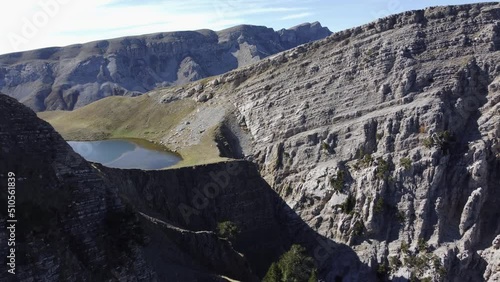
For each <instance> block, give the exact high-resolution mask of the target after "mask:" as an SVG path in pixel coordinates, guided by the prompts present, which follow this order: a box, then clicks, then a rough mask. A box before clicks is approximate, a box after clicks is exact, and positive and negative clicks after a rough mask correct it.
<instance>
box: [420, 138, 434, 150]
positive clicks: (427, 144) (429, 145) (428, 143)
mask: <svg viewBox="0 0 500 282" xmlns="http://www.w3.org/2000/svg"><path fill="white" fill-rule="evenodd" d="M422 144H423V145H424V146H425V147H426V148H427V149H430V148H432V147H433V146H434V141H432V138H431V137H427V138H425V139H424V141H422Z"/></svg>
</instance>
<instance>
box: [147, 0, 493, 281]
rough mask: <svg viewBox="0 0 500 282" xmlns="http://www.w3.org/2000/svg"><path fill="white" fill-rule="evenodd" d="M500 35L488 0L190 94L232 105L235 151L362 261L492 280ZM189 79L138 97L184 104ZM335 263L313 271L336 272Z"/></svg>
mask: <svg viewBox="0 0 500 282" xmlns="http://www.w3.org/2000/svg"><path fill="white" fill-rule="evenodd" d="M499 32H500V5H499V4H498V3H484V4H473V5H463V6H449V7H433V8H428V9H425V10H418V11H411V12H405V13H402V14H399V15H394V16H389V17H386V18H383V19H380V20H378V21H375V22H373V23H370V24H367V25H364V26H360V27H357V28H353V29H350V30H346V31H342V32H338V33H334V34H332V35H331V36H329V37H328V38H326V39H324V40H320V41H317V42H314V43H309V44H306V45H303V46H299V47H297V48H294V49H291V50H289V51H285V52H282V53H279V54H277V55H274V56H271V57H269V58H267V59H264V60H262V61H261V62H258V63H256V64H253V65H250V66H247V67H244V68H240V69H238V70H236V71H232V72H229V73H227V74H223V75H221V76H219V77H217V78H214V79H217V81H218V83H217V84H212V85H209V87H205V88H204V89H203V90H201V93H208V92H211V93H213V98H212V99H211V100H210V101H209V102H210V103H211V104H212V106H214V105H216V106H218V107H221V106H222V105H225V107H227V108H231V107H232V108H233V109H235V110H234V112H233V113H232V114H233V115H234V116H235V117H236V118H235V120H237V121H244V124H242V123H237V122H235V123H234V125H235V126H236V125H239V126H240V128H241V132H247V133H248V134H249V135H250V139H251V140H252V141H251V142H250V143H249V142H245V144H246V145H244V146H243V148H242V150H241V151H242V152H245V154H244V156H242V157H244V158H247V159H249V160H252V161H253V162H255V163H257V164H258V165H259V167H260V171H261V174H262V175H263V177H264V178H265V179H266V181H267V182H268V183H269V184H270V185H271V186H272V187H273V189H274V190H275V191H277V192H278V193H279V194H280V196H281V197H282V198H283V199H284V200H285V201H286V202H287V203H288V205H289V206H290V207H291V208H293V210H295V211H296V212H297V213H298V214H299V215H300V216H301V218H302V219H303V220H304V221H305V222H307V223H308V224H309V226H310V227H311V228H312V229H314V230H316V231H318V232H319V233H320V234H321V235H323V236H325V237H326V238H329V239H332V240H334V241H335V242H339V243H340V242H341V243H344V244H347V245H349V246H350V247H351V248H352V250H354V251H355V252H356V254H357V256H359V258H360V259H361V261H362V262H364V263H365V264H366V265H367V266H369V267H370V268H371V269H372V270H375V271H376V270H377V269H381V270H384V271H382V274H381V275H383V276H385V277H386V278H390V279H395V280H398V279H403V280H404V279H410V278H411V277H410V276H414V277H417V278H419V279H423V278H429V279H436V280H439V279H445V280H446V281H483V280H485V281H496V279H498V264H499V263H500V262H499V261H498V251H497V250H498V249H497V248H495V247H494V246H493V247H492V245H491V242H492V241H493V240H494V239H495V238H497V236H498V235H499V234H500V210H499V209H498V207H499V206H500V194H499V191H500V190H499V187H500V146H499V142H500V104H499V102H500V65H499V62H500V53H499V50H500V44H499V40H498V38H499ZM198 85H199V84H197V83H194V84H190V85H187V86H186V87H185V88H186V89H187V90H186V91H185V92H183V91H179V89H178V88H175V87H174V88H168V89H161V90H158V91H154V92H153V93H151V94H150V95H151V97H152V98H153V99H157V101H158V102H160V101H161V99H167V100H172V99H192V98H190V96H189V95H188V93H189V92H188V90H189V89H196V87H198ZM200 102H201V101H200ZM199 107H200V108H206V107H207V105H206V103H200V106H199ZM191 119H196V117H194V118H193V117H191ZM221 122H222V121H221ZM179 126H180V127H183V125H179ZM236 136H237V135H236ZM173 139H175V138H173ZM247 139H248V138H247ZM165 140H168V141H169V142H167V143H166V144H170V143H175V142H174V141H172V137H171V136H170V137H168V136H167V137H166V138H165ZM227 140H229V138H228V139H227ZM233 143H235V144H234V145H237V146H239V145H241V144H238V138H236V140H235V141H234V142H233ZM225 147H228V146H225ZM229 147H230V146H229ZM227 151H228V150H226V151H225V152H227ZM221 153H223V152H221ZM224 154H225V155H226V156H227V154H226V153H224ZM233 157H236V155H234V156H233ZM496 245H498V244H496ZM496 245H495V246H496ZM341 260H342V258H341V257H338V258H337V259H333V260H332V261H330V262H331V264H330V265H323V268H322V270H321V271H322V272H321V277H325V278H326V280H327V281H334V278H335V277H344V278H345V277H347V276H346V275H344V274H342V271H341V270H340V268H338V267H336V265H337V264H336V263H341ZM346 279H347V278H346ZM349 279H351V280H349ZM349 279H347V281H371V280H370V278H369V277H363V274H359V275H358V276H357V277H356V278H353V277H350V278H349Z"/></svg>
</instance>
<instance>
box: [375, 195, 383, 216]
mask: <svg viewBox="0 0 500 282" xmlns="http://www.w3.org/2000/svg"><path fill="white" fill-rule="evenodd" d="M373 210H374V211H375V212H376V213H381V212H383V211H384V198H382V197H380V198H378V199H377V202H375V207H374V208H373Z"/></svg>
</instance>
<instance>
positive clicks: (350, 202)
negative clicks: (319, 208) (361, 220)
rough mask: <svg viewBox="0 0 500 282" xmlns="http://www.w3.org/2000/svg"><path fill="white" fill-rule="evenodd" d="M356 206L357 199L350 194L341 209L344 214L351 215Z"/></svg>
mask: <svg viewBox="0 0 500 282" xmlns="http://www.w3.org/2000/svg"><path fill="white" fill-rule="evenodd" d="M355 206H356V198H354V196H353V195H351V194H349V196H347V199H346V200H345V201H344V202H343V203H342V205H341V208H342V212H344V213H351V212H352V211H353V210H354V207H355Z"/></svg>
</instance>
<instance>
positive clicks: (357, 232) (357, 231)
mask: <svg viewBox="0 0 500 282" xmlns="http://www.w3.org/2000/svg"><path fill="white" fill-rule="evenodd" d="M364 229H365V225H364V224H363V222H362V221H360V220H358V221H356V223H355V224H354V226H353V228H352V235H354V236H361V235H363V230H364Z"/></svg>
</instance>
